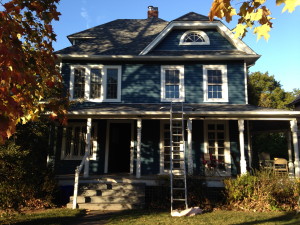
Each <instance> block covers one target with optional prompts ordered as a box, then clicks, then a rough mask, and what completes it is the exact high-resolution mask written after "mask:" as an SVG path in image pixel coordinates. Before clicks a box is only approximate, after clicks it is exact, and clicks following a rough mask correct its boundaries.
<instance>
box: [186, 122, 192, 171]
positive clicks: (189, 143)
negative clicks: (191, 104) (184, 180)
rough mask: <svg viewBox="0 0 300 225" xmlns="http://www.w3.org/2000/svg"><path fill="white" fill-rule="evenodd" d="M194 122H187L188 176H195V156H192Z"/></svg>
mask: <svg viewBox="0 0 300 225" xmlns="http://www.w3.org/2000/svg"><path fill="white" fill-rule="evenodd" d="M192 122H193V121H192V120H191V119H188V120H187V141H188V174H189V175H193V154H192V129H193V128H192V126H193V123H192Z"/></svg>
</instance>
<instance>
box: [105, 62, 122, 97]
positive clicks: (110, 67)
mask: <svg viewBox="0 0 300 225" xmlns="http://www.w3.org/2000/svg"><path fill="white" fill-rule="evenodd" d="M107 69H118V87H117V92H118V93H117V98H114V99H109V98H107V97H106V90H107ZM102 83H103V84H105V85H104V86H103V92H104V100H103V101H104V102H120V101H121V66H104V77H103V82H102Z"/></svg>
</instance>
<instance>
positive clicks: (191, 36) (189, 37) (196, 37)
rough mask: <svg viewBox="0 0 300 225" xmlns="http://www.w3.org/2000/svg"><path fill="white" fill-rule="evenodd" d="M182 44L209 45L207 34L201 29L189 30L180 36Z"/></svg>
mask: <svg viewBox="0 0 300 225" xmlns="http://www.w3.org/2000/svg"><path fill="white" fill-rule="evenodd" d="M179 44H180V45H209V38H208V36H207V34H206V33H205V32H203V31H201V30H197V31H187V32H185V33H184V34H183V35H182V36H181V38H180V43H179Z"/></svg>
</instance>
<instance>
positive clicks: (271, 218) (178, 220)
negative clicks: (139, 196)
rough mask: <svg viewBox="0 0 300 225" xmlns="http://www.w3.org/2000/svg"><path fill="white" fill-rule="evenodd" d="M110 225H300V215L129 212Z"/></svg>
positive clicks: (113, 218) (120, 214) (117, 215)
mask: <svg viewBox="0 0 300 225" xmlns="http://www.w3.org/2000/svg"><path fill="white" fill-rule="evenodd" d="M107 222H108V223H109V224H122V225H125V224H143V225H146V224H172V225H176V224H180V225H181V224H197V225H198V224H205V225H209V224H222V225H226V224H228V225H229V224H231V225H233V224H235V225H238V224H243V225H252V224H253V225H254V224H272V225H273V224H289V225H292V224H300V215H296V214H295V213H284V212H266V213H261V212H255V213H254V212H236V211H214V212H209V213H204V214H200V215H196V216H193V217H171V216H170V213H166V212H160V213H153V212H150V211H148V212H147V211H127V212H122V213H119V214H116V215H113V216H112V217H111V218H110V219H109V220H108V221H107Z"/></svg>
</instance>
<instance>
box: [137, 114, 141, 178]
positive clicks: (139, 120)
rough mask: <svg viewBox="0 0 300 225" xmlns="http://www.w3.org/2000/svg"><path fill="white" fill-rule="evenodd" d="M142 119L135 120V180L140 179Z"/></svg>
mask: <svg viewBox="0 0 300 225" xmlns="http://www.w3.org/2000/svg"><path fill="white" fill-rule="evenodd" d="M141 145H142V119H138V120H137V146H136V178H140V177H141Z"/></svg>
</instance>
